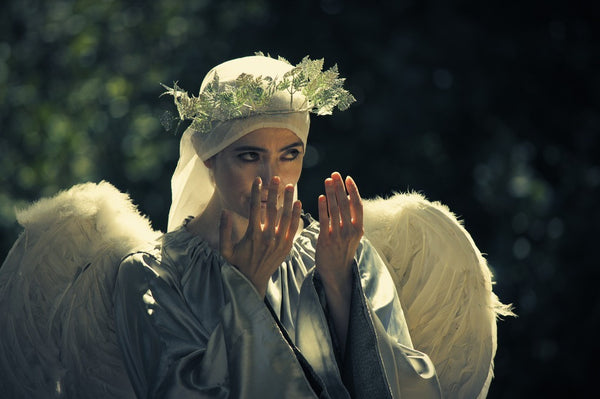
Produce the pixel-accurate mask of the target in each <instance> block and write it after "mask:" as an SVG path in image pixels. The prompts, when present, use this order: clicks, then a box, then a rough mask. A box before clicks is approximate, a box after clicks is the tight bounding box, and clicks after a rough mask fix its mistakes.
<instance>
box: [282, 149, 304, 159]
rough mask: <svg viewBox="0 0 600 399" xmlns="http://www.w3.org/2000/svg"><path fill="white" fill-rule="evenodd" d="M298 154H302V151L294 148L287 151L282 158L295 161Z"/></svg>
mask: <svg viewBox="0 0 600 399" xmlns="http://www.w3.org/2000/svg"><path fill="white" fill-rule="evenodd" d="M298 155H300V151H298V150H295V149H294V150H289V151H288V152H286V153H285V154H284V155H283V157H282V158H283V159H284V160H286V161H293V160H294V159H296V158H298Z"/></svg>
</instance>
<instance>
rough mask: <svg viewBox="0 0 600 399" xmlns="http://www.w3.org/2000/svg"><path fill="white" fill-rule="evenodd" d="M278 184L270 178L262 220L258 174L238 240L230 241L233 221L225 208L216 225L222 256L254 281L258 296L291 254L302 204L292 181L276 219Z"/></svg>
mask: <svg viewBox="0 0 600 399" xmlns="http://www.w3.org/2000/svg"><path fill="white" fill-rule="evenodd" d="M279 184H280V179H279V177H277V176H275V177H273V178H272V179H271V182H270V184H269V188H268V196H267V204H266V215H265V219H264V223H262V222H261V186H262V181H261V179H260V177H257V178H256V179H255V180H254V182H253V184H252V192H251V197H250V214H249V217H248V228H247V229H246V233H245V234H244V236H243V237H242V239H241V240H240V241H239V242H238V243H236V244H234V243H233V242H232V232H233V223H232V220H231V215H230V214H229V213H228V212H227V211H223V213H222V215H221V224H220V227H219V233H220V238H219V243H220V244H219V245H220V252H221V255H223V257H224V258H225V259H226V260H227V261H228V262H229V263H231V264H232V265H234V266H236V267H237V268H238V269H239V270H240V272H242V273H243V274H244V275H245V276H246V277H247V278H248V279H249V280H250V281H251V282H252V284H254V286H255V287H256V289H257V291H258V292H259V294H260V295H261V297H264V296H265V293H266V290H267V284H268V283H269V279H270V278H271V276H272V275H273V273H275V271H276V270H277V268H278V267H279V266H280V265H281V263H282V262H283V260H284V259H285V257H286V256H287V255H288V254H289V253H290V251H291V249H292V245H293V243H294V236H295V235H296V231H297V230H298V226H299V223H300V212H301V210H302V204H301V203H300V201H294V186H292V185H291V184H289V185H288V186H286V187H285V189H284V199H283V209H282V211H281V218H280V219H279V221H278V215H277V214H278V212H277V202H278V196H279V194H278V192H279Z"/></svg>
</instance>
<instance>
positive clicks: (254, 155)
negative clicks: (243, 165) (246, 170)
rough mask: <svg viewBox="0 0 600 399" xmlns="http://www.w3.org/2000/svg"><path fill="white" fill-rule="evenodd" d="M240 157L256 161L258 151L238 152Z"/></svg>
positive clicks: (244, 159) (245, 160) (246, 160)
mask: <svg viewBox="0 0 600 399" xmlns="http://www.w3.org/2000/svg"><path fill="white" fill-rule="evenodd" d="M238 158H239V159H241V160H242V161H244V162H254V161H256V160H258V153H256V152H242V153H241V154H238Z"/></svg>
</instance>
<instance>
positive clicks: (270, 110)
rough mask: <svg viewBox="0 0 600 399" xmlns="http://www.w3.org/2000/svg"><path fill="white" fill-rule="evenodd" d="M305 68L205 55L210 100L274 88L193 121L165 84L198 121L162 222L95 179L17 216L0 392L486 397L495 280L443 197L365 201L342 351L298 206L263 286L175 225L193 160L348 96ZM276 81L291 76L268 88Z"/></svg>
mask: <svg viewBox="0 0 600 399" xmlns="http://www.w3.org/2000/svg"><path fill="white" fill-rule="evenodd" d="M320 63H321V64H320V66H321V67H322V60H321V61H320ZM316 65H317V66H318V62H317V64H316ZM314 66H315V64H311V63H310V61H309V60H307V59H305V60H304V61H303V63H302V64H301V66H300V67H296V68H294V67H293V66H291V65H289V64H288V63H287V62H285V61H282V60H274V59H272V58H270V57H264V56H255V57H245V58H241V59H237V60H232V61H229V62H226V63H224V64H221V65H219V66H217V67H216V68H215V69H213V70H211V72H209V74H208V75H207V77H206V78H205V80H204V82H203V85H202V87H201V94H202V93H207V96H208V97H210V98H211V99H214V98H215V96H218V95H219V93H221V94H222V93H223V92H227V93H229V94H231V92H228V90H233V93H234V94H236V95H238V96H239V95H241V94H240V91H239V90H238V91H237V92H236V91H235V90H236V87H238V88H239V87H241V86H243V87H245V88H246V89H247V88H248V84H250V85H253V84H255V83H256V82H259V83H260V84H261V85H262V87H263V88H264V87H266V89H265V90H264V91H260V90H259V91H258V92H259V94H261V95H262V94H263V93H265V92H266V93H268V98H267V100H268V101H265V98H264V96H263V97H260V96H259V97H260V98H258V99H257V101H256V102H255V103H253V102H252V101H253V100H252V99H248V98H245V99H244V105H248V104H250V106H248V107H246V108H248V109H250V110H249V111H248V110H246V111H248V113H246V114H243V113H242V114H241V115H240V114H235V113H233V114H232V113H231V112H229V111H231V110H229V111H228V112H225V113H224V112H221V111H223V110H222V109H221V110H220V112H221V113H219V114H217V115H213V116H214V117H213V119H212V120H210V121H209V122H210V123H208V124H206V123H203V122H206V121H205V120H203V119H202V118H203V117H204V116H205V115H206V112H204V111H206V108H204V109H203V112H200V115H204V116H202V117H198V118H195V116H194V115H191V117H190V112H196V111H198V107H199V106H204V105H202V104H200V105H198V103H194V101H196V100H195V99H198V98H195V97H192V98H190V97H188V96H187V94H185V93H184V92H181V91H178V90H177V87H175V88H174V89H171V91H170V94H173V96H174V97H175V102H176V104H177V105H178V110H179V112H180V116H182V117H190V119H192V120H193V123H192V125H191V126H190V128H188V130H187V131H186V132H185V133H184V135H183V137H182V139H181V146H180V159H179V163H178V166H177V169H176V171H175V174H174V176H173V179H172V192H173V202H172V206H171V210H170V213H169V227H168V230H169V231H168V232H167V233H166V234H164V235H159V234H158V233H156V232H154V231H152V230H151V229H150V228H149V224H148V222H147V220H145V219H144V218H143V217H141V216H140V215H139V214H138V213H137V212H136V211H135V209H134V207H133V205H132V204H131V202H130V201H129V199H128V198H127V197H126V196H125V195H123V194H121V193H119V192H118V191H117V190H116V189H114V187H112V186H110V185H109V184H108V183H104V182H103V183H100V184H98V185H94V184H91V183H88V184H85V185H80V186H75V187H74V188H72V189H70V190H68V191H66V192H63V193H60V194H59V195H58V196H57V197H55V198H52V199H44V200H42V201H40V202H39V203H37V204H35V205H33V206H32V207H31V208H29V209H27V210H25V211H22V212H20V213H19V214H18V219H19V222H20V223H21V224H22V225H23V226H24V228H25V230H24V232H23V234H22V235H21V236H20V237H19V239H18V240H17V242H16V243H15V245H14V246H13V248H12V250H11V252H10V253H9V255H8V257H7V258H6V260H5V262H4V264H3V266H2V268H0V318H1V319H2V320H1V322H2V325H3V326H4V327H3V328H2V329H0V389H1V390H2V392H5V393H8V395H9V396H11V397H51V396H57V397H133V396H137V397H161V398H162V397H174V398H187V397H190V398H192V397H194V398H195V397H214V398H227V397H232V398H238V397H240V398H241V397H243V398H258V397H260V398H263V397H265V398H268V397H273V398H282V397H285V398H296V397H298V398H305V397H306V398H309V397H322V398H329V397H331V398H347V397H368V398H386V397H394V398H399V397H419V398H428V397H441V396H442V395H444V396H446V397H457V398H464V397H485V396H486V394H487V390H488V387H489V383H490V381H491V378H492V366H493V357H494V354H495V351H496V316H497V314H510V310H509V308H508V307H507V306H505V305H502V304H501V303H500V302H499V301H498V298H497V297H496V296H495V295H494V293H493V292H492V286H491V274H490V272H489V269H488V267H487V265H486V263H485V260H484V259H483V258H482V256H481V254H480V252H479V251H478V250H477V248H476V247H475V245H474V244H473V242H472V240H471V238H470V236H469V235H468V233H467V232H466V231H465V230H464V229H463V228H462V226H461V225H460V224H459V223H458V222H457V220H456V218H455V217H454V215H452V214H451V213H450V212H449V211H448V210H447V209H446V208H445V207H443V206H441V205H439V204H436V203H430V202H428V201H426V200H425V199H424V198H422V197H420V196H418V195H414V194H413V195H403V194H398V195H396V196H394V197H392V198H390V199H376V200H366V201H365V202H364V227H365V236H366V238H363V239H362V241H361V244H360V246H359V249H358V250H357V253H356V256H355V259H354V265H353V286H352V295H351V305H350V319H349V327H348V333H347V343H346V347H345V348H340V346H339V345H338V343H337V340H336V334H335V331H334V327H333V323H332V322H331V318H330V316H329V313H328V307H327V301H326V299H325V295H324V291H323V287H322V285H321V281H320V279H319V276H318V273H316V271H315V267H314V266H315V244H316V240H317V237H318V234H319V227H318V222H316V221H314V220H313V219H312V218H311V217H310V215H303V216H302V218H303V221H304V225H305V228H304V229H303V231H302V232H301V234H299V235H298V236H297V237H296V239H295V241H294V244H293V247H292V250H291V252H290V253H289V255H288V256H287V258H286V259H285V261H284V262H283V263H282V264H281V266H280V267H279V269H278V270H277V271H276V272H275V274H274V275H273V276H272V277H271V280H270V281H269V284H268V287H267V293H266V297H265V298H264V299H263V298H261V297H260V295H259V294H258V292H257V291H256V289H255V288H254V286H253V285H252V283H251V282H250V281H249V280H248V279H247V278H246V277H245V276H244V275H243V274H242V273H241V272H240V271H238V270H237V268H236V267H235V266H233V265H231V264H229V263H228V262H227V261H226V260H225V259H224V258H223V257H222V256H221V255H220V254H219V252H218V251H216V250H214V249H212V248H211V247H210V246H209V245H208V243H207V242H206V241H204V240H203V239H201V238H200V237H198V236H195V235H192V234H191V233H189V232H188V231H187V229H186V223H187V221H188V220H189V218H188V216H189V215H197V214H199V213H200V212H201V211H202V209H203V207H204V206H205V205H206V202H207V201H208V199H209V198H210V197H211V195H212V190H213V187H212V185H211V184H210V176H209V173H208V170H207V168H206V167H205V166H204V164H203V161H204V160H206V159H209V158H210V157H211V156H213V155H214V154H216V153H218V152H219V151H221V150H222V149H223V148H225V147H227V146H228V145H230V144H231V143H233V142H235V141H236V140H237V139H239V138H240V137H242V136H243V135H245V134H247V133H250V132H251V131H254V130H256V129H258V128H261V127H284V128H287V129H289V130H291V131H293V132H294V133H296V135H297V136H298V137H299V138H300V139H301V140H302V142H303V143H304V144H306V138H307V135H308V127H309V117H308V111H316V112H318V113H330V111H331V108H332V107H333V105H336V104H337V103H338V102H342V101H341V100H342V99H343V98H344V96H345V95H347V92H345V91H343V90H341V89H340V86H341V82H343V80H341V79H337V71H335V74H330V75H328V76H329V78H331V77H333V79H329V81H328V82H329V83H328V84H329V85H330V88H333V89H334V90H333V91H330V92H329V95H326V96H325V97H323V96H322V91H319V90H312V91H311V86H310V84H311V82H315V81H317V80H318V78H322V77H323V75H320V69H321V68H317V69H318V71H316V69H315V68H314ZM299 68H300V69H299ZM315 71H316V72H315ZM327 72H330V71H327ZM301 73H305V75H301V77H302V79H297V80H294V79H293V78H294V77H298V74H301ZM311 74H312V75H311ZM248 76H250V77H258V78H256V79H254V80H252V79H250V80H249V79H248ZM263 76H266V77H267V78H263ZM286 79H289V80H288V86H287V88H286V87H284V89H282V87H283V86H281V85H280V86H277V85H275V84H273V82H284V83H285V81H286ZM303 79H304V80H303ZM290 81H291V82H292V83H291V84H292V85H293V84H295V83H293V82H296V83H297V82H299V81H300V82H301V83H300V86H302V87H301V88H302V90H296V89H298V87H293V86H292V89H293V90H290V86H289V84H290ZM322 81H323V80H321V82H322ZM265 82H266V83H265ZM302 82H304V83H302ZM265 84H266V86H265ZM244 85H245V86H244ZM303 85H304V86H303ZM284 86H285V85H284ZM253 87H254V86H253ZM307 87H308V88H307ZM312 89H314V87H312ZM296 91H298V93H297V94H295V95H294V94H292V96H291V97H290V94H289V93H295V92H296ZM300 91H301V94H300V93H299V92H300ZM246 92H248V90H244V93H246ZM315 93H317V94H315ZM319 93H321V94H319ZM331 93H335V96H333V97H335V98H336V101H334V102H333V103H331V102H328V98H329V99H331V97H332V95H331ZM229 94H228V95H229ZM319 96H321V97H319ZM328 96H329V97H328ZM200 97H201V96H200ZM234 97H235V96H234ZM206 98H207V97H206V96H205V97H203V98H202V99H201V100H202V101H204V100H206ZM228 98H231V96H230V97H228ZM347 99H348V97H346V100H347ZM234 103H235V101H234ZM234 105H235V104H234ZM338 105H339V104H338ZM224 107H225V106H224ZM261 107H262V108H261ZM236 112H237V111H236ZM196 115H197V114H196ZM232 115H234V116H232ZM199 188H201V189H199ZM369 240H370V241H369ZM148 242H153V243H154V244H152V245H151V246H149V245H148ZM371 242H372V244H371ZM415 347H416V348H418V349H419V350H416V349H414V348H415ZM425 353H427V355H426V354H425ZM436 372H437V373H436Z"/></svg>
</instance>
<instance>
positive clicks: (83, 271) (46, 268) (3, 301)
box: [0, 182, 157, 398]
mask: <svg viewBox="0 0 600 399" xmlns="http://www.w3.org/2000/svg"><path fill="white" fill-rule="evenodd" d="M17 219H18V221H19V223H20V224H21V225H22V226H23V227H24V231H23V233H22V234H21V236H20V237H19V239H18V240H17V242H16V243H15V244H14V246H13V248H12V249H11V251H10V252H9V254H8V257H7V258H6V260H5V262H4V264H3V265H2V267H1V268H0V325H1V326H2V327H1V328H0V392H1V393H2V394H1V395H3V396H4V395H6V397H15V398H17V397H24V398H25V397H26V398H48V397H54V396H60V397H90V398H93V397H95V398H127V397H134V393H133V390H132V388H131V384H130V383H129V378H128V376H127V373H126V371H125V369H124V364H123V361H122V360H121V355H120V350H119V348H118V345H117V339H116V335H115V326H114V317H113V304H112V292H113V286H114V282H115V276H116V272H117V269H118V266H119V263H120V260H121V258H122V257H123V256H125V255H126V254H128V253H130V252H132V251H133V250H135V248H136V247H139V246H141V245H146V244H147V243H148V242H150V241H153V240H154V239H156V237H157V233H155V232H154V231H153V230H152V229H151V227H150V224H149V222H148V220H147V219H145V218H143V217H142V216H140V215H139V213H138V212H137V210H136V209H135V207H134V206H133V205H132V204H131V201H130V200H129V198H128V196H127V195H125V194H122V193H120V192H119V191H118V190H117V189H115V188H114V187H113V186H111V185H110V184H108V183H106V182H102V183H100V184H93V183H87V184H82V185H78V186H74V187H73V188H71V189H70V190H68V191H64V192H62V193H59V194H58V195H57V196H55V197H53V198H47V199H42V200H40V201H39V202H37V203H36V204H34V205H32V206H31V207H29V208H28V209H26V210H23V211H21V212H18V214H17Z"/></svg>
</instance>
